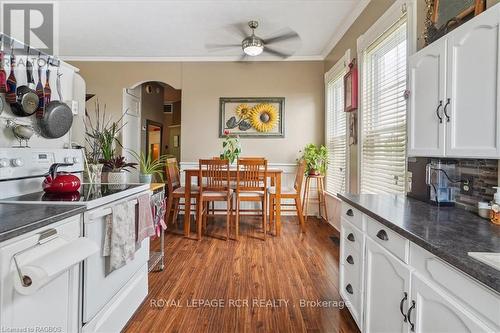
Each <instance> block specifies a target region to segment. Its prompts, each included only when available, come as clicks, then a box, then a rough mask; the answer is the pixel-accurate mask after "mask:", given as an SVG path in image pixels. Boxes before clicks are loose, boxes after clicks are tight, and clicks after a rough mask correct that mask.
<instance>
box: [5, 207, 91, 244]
mask: <svg viewBox="0 0 500 333" xmlns="http://www.w3.org/2000/svg"><path fill="white" fill-rule="evenodd" d="M84 211H85V206H83V205H46V204H32V205H31V204H23V205H16V204H0V242H3V241H5V240H7V239H10V238H13V237H16V236H19V235H22V234H25V233H27V232H29V231H32V230H35V229H38V228H41V227H45V226H46V225H49V224H52V223H54V222H58V221H61V220H63V219H65V218H67V217H71V216H74V215H77V214H80V213H83V212H84Z"/></svg>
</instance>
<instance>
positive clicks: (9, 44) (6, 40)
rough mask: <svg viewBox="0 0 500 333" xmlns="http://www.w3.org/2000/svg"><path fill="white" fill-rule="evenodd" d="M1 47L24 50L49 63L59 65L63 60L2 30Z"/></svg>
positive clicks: (0, 35) (27, 53) (26, 53)
mask: <svg viewBox="0 0 500 333" xmlns="http://www.w3.org/2000/svg"><path fill="white" fill-rule="evenodd" d="M0 47H1V48H2V49H3V50H7V49H9V50H23V51H24V53H25V55H27V56H34V57H38V58H42V59H45V61H46V62H47V64H48V65H51V66H56V67H59V66H60V65H61V60H60V59H59V58H57V57H55V56H53V55H50V54H47V53H45V52H43V51H40V50H38V49H36V48H33V47H31V46H29V45H27V44H24V43H23V42H21V41H19V40H17V39H15V38H13V37H11V36H9V35H6V34H4V33H3V32H0Z"/></svg>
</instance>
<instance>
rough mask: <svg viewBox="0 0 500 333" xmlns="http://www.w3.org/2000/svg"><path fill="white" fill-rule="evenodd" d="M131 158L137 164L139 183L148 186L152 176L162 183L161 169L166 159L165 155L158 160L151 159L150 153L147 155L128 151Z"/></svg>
mask: <svg viewBox="0 0 500 333" xmlns="http://www.w3.org/2000/svg"><path fill="white" fill-rule="evenodd" d="M130 153H131V154H132V156H134V158H135V159H136V160H137V161H138V162H139V170H140V173H139V182H140V183H143V184H150V183H151V180H152V178H153V176H155V175H156V176H158V177H159V178H160V179H161V180H162V181H163V169H164V167H165V162H166V160H167V158H168V156H167V155H161V156H160V157H159V158H158V159H153V157H152V155H151V152H149V154H147V155H146V154H144V153H142V152H141V153H138V152H135V151H130Z"/></svg>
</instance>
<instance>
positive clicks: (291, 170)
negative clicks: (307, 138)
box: [180, 162, 330, 217]
mask: <svg viewBox="0 0 500 333" xmlns="http://www.w3.org/2000/svg"><path fill="white" fill-rule="evenodd" d="M180 168H181V182H182V183H184V181H185V178H184V172H183V170H185V169H192V168H198V162H181V163H180ZM268 168H269V169H281V170H283V175H282V178H281V185H282V188H286V187H293V183H294V181H295V173H296V168H297V166H296V164H295V163H269V164H268ZM311 183H314V184H312V186H311V198H310V200H309V207H308V215H309V216H318V196H317V190H316V184H315V182H311ZM192 184H193V185H196V179H193V180H192ZM304 186H305V181H304V182H303V187H304ZM282 202H286V201H285V200H282ZM290 203H292V202H290ZM216 207H217V206H216ZM220 208H225V206H224V204H223V203H221V207H220ZM240 208H241V209H256V208H260V205H259V204H258V203H253V202H243V203H241V206H240ZM328 212H330V209H328ZM282 215H295V213H293V212H284V213H283V214H282ZM329 217H330V215H329Z"/></svg>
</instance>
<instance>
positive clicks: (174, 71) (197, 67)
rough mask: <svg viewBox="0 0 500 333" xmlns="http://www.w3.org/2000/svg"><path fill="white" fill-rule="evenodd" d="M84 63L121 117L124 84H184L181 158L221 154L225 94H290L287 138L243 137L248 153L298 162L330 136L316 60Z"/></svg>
mask: <svg viewBox="0 0 500 333" xmlns="http://www.w3.org/2000/svg"><path fill="white" fill-rule="evenodd" d="M72 64H73V65H74V66H76V67H78V68H80V74H81V76H82V77H83V78H84V79H85V81H86V85H87V92H88V93H93V94H96V95H97V96H98V98H99V100H100V102H101V103H106V104H107V108H108V112H110V113H113V114H116V116H117V117H119V115H120V112H121V109H122V93H123V89H124V88H127V87H132V86H134V85H136V84H137V83H139V82H146V81H159V82H164V83H167V84H169V85H171V86H172V87H174V88H176V89H182V120H181V124H182V133H181V160H182V161H185V162H192V161H196V160H197V159H198V158H200V157H207V156H212V155H214V154H215V155H217V154H218V153H219V152H220V150H221V146H222V139H219V138H218V124H219V97H222V96H224V97H232V96H233V97H252V96H254V97H259V96H278V97H285V98H286V101H285V130H286V137H285V138H283V139H242V149H243V154H245V155H263V156H266V157H267V158H268V159H269V160H270V162H278V163H294V162H295V158H296V157H297V154H298V151H299V150H300V149H301V148H302V147H303V146H304V145H305V144H307V143H309V142H314V143H321V142H323V137H324V135H323V134H324V96H323V95H324V84H323V71H324V64H323V62H321V61H316V62H258V63H257V62H255V63H250V62H249V63H229V62H224V63H216V62H208V63H191V62H189V63H173V62H172V63H170V62H168V63H153V62H149V63H142V62H129V63H127V62H73V63H72Z"/></svg>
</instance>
